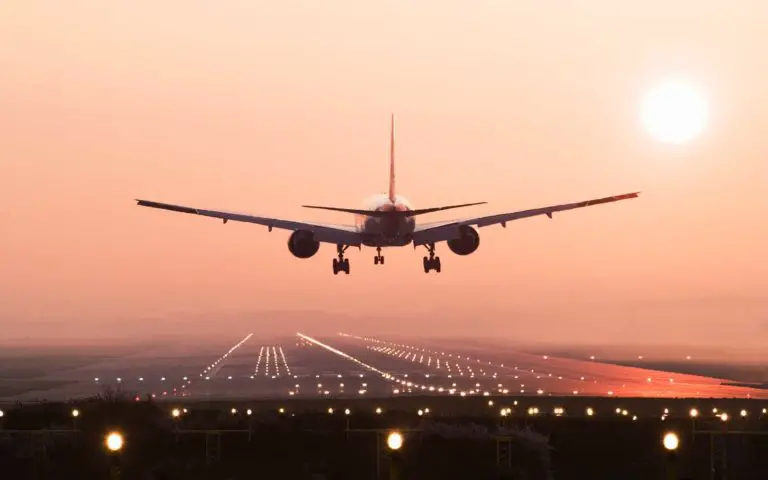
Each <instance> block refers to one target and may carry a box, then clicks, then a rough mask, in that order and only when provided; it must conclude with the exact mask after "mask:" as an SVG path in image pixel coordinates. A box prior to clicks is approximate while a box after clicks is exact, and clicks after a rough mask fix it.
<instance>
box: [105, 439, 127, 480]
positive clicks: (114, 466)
mask: <svg viewBox="0 0 768 480" xmlns="http://www.w3.org/2000/svg"><path fill="white" fill-rule="evenodd" d="M104 445H105V446H106V447H107V451H108V452H109V456H110V460H111V465H110V469H109V477H110V478H111V479H113V480H118V479H119V478H120V452H121V451H122V450H123V446H124V445H125V440H124V439H123V435H122V434H121V433H120V432H110V433H109V434H107V436H106V437H104Z"/></svg>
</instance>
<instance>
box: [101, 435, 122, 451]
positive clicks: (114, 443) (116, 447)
mask: <svg viewBox="0 0 768 480" xmlns="http://www.w3.org/2000/svg"><path fill="white" fill-rule="evenodd" d="M104 443H105V445H106V446H107V450H109V451H110V452H115V453H116V452H119V451H120V450H122V448H123V436H122V435H121V434H120V433H118V432H112V433H110V434H109V435H107V437H106V438H105V439H104Z"/></svg>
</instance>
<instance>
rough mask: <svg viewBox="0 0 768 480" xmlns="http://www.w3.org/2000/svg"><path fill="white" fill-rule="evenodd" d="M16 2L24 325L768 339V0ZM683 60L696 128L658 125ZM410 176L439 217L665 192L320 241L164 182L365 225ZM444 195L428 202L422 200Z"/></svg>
mask: <svg viewBox="0 0 768 480" xmlns="http://www.w3.org/2000/svg"><path fill="white" fill-rule="evenodd" d="M2 3H3V4H4V5H3V6H0V10H2V11H3V14H2V15H0V179H1V180H0V328H2V329H3V331H4V332H5V335H4V336H5V337H6V339H11V338H21V337H27V338H29V337H35V338H36V337H46V338H52V339H56V338H61V337H64V336H67V337H78V338H100V337H104V336H107V335H110V334H112V335H128V336H136V337H140V336H148V335H152V334H155V333H160V332H165V333H167V332H169V331H170V332H173V331H181V330H183V331H185V332H198V333H204V334H209V333H214V332H221V331H223V330H226V331H229V330H230V329H231V331H233V332H242V331H257V332H258V331H259V329H260V328H262V329H275V330H286V331H288V332H290V331H292V329H294V328H295V324H293V323H292V321H293V320H295V319H296V318H297V317H300V318H301V321H302V323H301V325H302V328H305V329H308V330H306V333H312V332H313V331H320V330H322V329H323V328H333V327H335V326H336V325H337V323H338V324H341V325H343V326H344V327H345V328H348V330H352V331H351V332H350V333H376V332H383V331H387V332H397V333H401V334H403V333H407V334H413V335H420V336H435V335H460V336H485V337H487V336H495V337H500V338H510V339H516V340H524V339H529V340H532V341H534V340H535V341H561V342H566V343H567V342H592V341H594V342H616V343H628V342H629V343H631V342H645V343H649V342H650V343H672V344H674V343H681V342H682V343H688V344H699V345H714V346H720V345H722V346H723V347H726V346H734V345H761V344H762V345H764V344H765V343H766V342H768V289H766V286H768V261H766V260H768V258H767V254H766V253H765V245H768V198H767V197H766V186H768V136H767V135H766V134H765V127H764V126H765V125H766V124H768V90H767V89H766V88H765V85H768V56H766V55H765V51H764V47H763V45H768V31H766V29H765V28H764V26H765V24H766V22H768V4H766V2H764V1H761V0H754V1H747V0H733V1H725V0H723V1H713V0H709V1H706V0H696V1H694V0H676V1H672V2H670V1H669V0H664V1H661V0H649V1H645V2H614V1H612V0H572V1H568V2H565V1H555V0H546V1H533V0H525V1H514V2H510V1H506V0H478V1H475V2H464V1H457V0H440V1H437V0H422V1H420V2H408V1H405V0H392V1H388V2H378V3H377V4H376V5H375V7H374V6H372V5H371V4H370V2H359V1H352V0H329V1H327V2H316V1H309V0H306V1H293V0H284V1H281V2H266V1H260V0H247V1H246V0H242V1H240V0H231V1H227V2H214V1H198V2H188V1H180V0H163V1H160V2H103V1H97V0H92V1H82V0H73V1H69V2H55V1H47V2H46V1H35V0H30V1H25V2H14V1H10V0H6V1H4V2H2ZM671 76H677V77H680V76H682V77H684V78H686V79H688V81H690V82H691V83H692V84H694V85H695V86H696V87H698V88H700V89H701V90H702V91H704V92H706V97H707V99H708V101H709V105H710V119H709V123H708V125H707V128H706V130H705V131H704V132H703V133H702V134H701V135H700V136H699V137H698V138H696V139H695V140H693V141H691V142H689V143H686V144H683V145H670V144H664V143H661V142H658V141H656V140H654V139H653V138H652V137H651V136H650V135H649V134H648V132H647V131H646V129H644V128H643V125H642V122H641V118H640V117H641V115H640V104H641V101H642V98H643V97H644V96H645V95H646V94H647V93H648V91H649V90H650V89H651V88H653V87H654V86H655V85H657V84H659V83H660V82H663V81H664V80H665V79H667V78H670V77H671ZM392 112H394V113H395V115H396V122H397V152H396V156H397V162H398V163H397V174H398V177H397V186H398V189H399V193H400V194H402V195H404V196H406V197H407V198H409V200H410V201H411V202H412V203H413V204H414V206H415V207H416V208H425V207H430V206H438V205H444V204H451V203H464V202H474V201H487V202H488V204H487V205H483V206H478V207H470V208H468V209H466V210H462V211H459V210H457V211H454V212H452V213H451V214H448V213H447V212H446V214H444V215H442V214H435V215H434V216H432V217H431V219H429V220H440V219H447V218H455V217H461V216H474V215H483V214H491V213H498V212H505V211H515V210H521V209H527V208H535V207H542V206H547V205H552V204H558V203H563V202H571V201H579V200H585V199H590V198H598V197H601V196H606V195H613V194H620V193H625V192H632V191H642V192H643V193H642V195H641V197H640V198H639V199H636V200H630V201H626V202H620V203H617V204H610V205H603V206H597V207H594V208H587V209H581V210H578V211H572V212H567V213H563V214H561V215H555V217H554V219H553V220H549V219H547V218H546V217H542V218H532V219H526V220H521V221H519V222H513V223H510V224H508V227H507V228H506V229H502V228H500V227H498V226H496V227H487V228H483V229H481V231H480V234H481V244H480V248H479V249H478V251H477V252H476V253H474V254H473V255H470V256H468V257H459V256H456V255H453V254H452V253H451V252H450V251H449V250H448V249H447V247H446V246H445V245H439V246H438V254H439V255H441V259H442V267H443V271H442V273H440V274H439V275H437V274H435V273H431V274H429V275H425V274H424V272H423V269H422V265H421V257H422V256H423V254H424V252H423V249H422V248H419V249H418V250H417V251H414V249H413V248H411V247H406V248H402V249H397V250H387V251H385V256H386V257H387V261H386V265H384V266H375V265H374V264H373V258H372V257H373V256H374V254H375V251H374V250H372V249H363V250H362V252H359V251H357V250H356V249H351V250H350V251H349V255H348V258H349V259H350V263H351V270H352V273H351V275H349V276H346V275H340V276H333V274H332V272H331V260H332V258H333V257H334V255H335V252H334V250H335V249H334V247H333V246H329V245H323V246H321V249H320V251H319V253H318V254H317V255H316V256H315V257H313V258H311V259H308V260H301V259H297V258H294V257H292V256H291V255H290V253H289V252H288V249H287V245H286V242H287V238H288V233H287V232H284V231H277V230H275V231H273V232H271V233H269V232H267V230H266V229H265V228H262V227H259V226H255V225H248V224H236V223H233V222H230V223H229V224H227V225H226V226H223V225H222V224H221V223H220V222H217V221H215V220H212V219H207V218H201V217H194V216H190V215H182V214H175V213H171V212H163V211H155V210H151V209H145V208H140V207H137V206H136V205H135V203H134V201H133V199H134V198H146V199H151V200H157V201H164V202H170V203H177V204H184V205H190V206H194V207H199V208H209V209H223V210H229V211H238V212H243V213H252V214H260V215H269V216H278V217H287V218H292V219H299V220H310V221H323V222H339V223H347V224H349V223H351V222H352V219H350V218H347V216H346V215H345V214H343V213H336V212H321V211H312V210H307V209H302V208H301V205H302V204H321V205H335V206H345V207H352V208H355V207H358V206H359V204H360V201H361V200H362V199H363V198H364V197H367V196H368V195H370V194H372V193H378V192H383V191H385V190H386V188H387V174H388V155H389V153H388V142H389V132H388V128H389V115H390V113H392ZM422 218H424V217H422Z"/></svg>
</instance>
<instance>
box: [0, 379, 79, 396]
mask: <svg viewBox="0 0 768 480" xmlns="http://www.w3.org/2000/svg"><path fill="white" fill-rule="evenodd" d="M71 383H77V382H74V381H68V380H5V379H0V398H2V397H13V396H16V395H21V394H23V393H29V392H36V391H39V392H41V396H44V395H43V392H45V391H47V390H53V389H55V388H60V387H63V386H65V385H69V384H71Z"/></svg>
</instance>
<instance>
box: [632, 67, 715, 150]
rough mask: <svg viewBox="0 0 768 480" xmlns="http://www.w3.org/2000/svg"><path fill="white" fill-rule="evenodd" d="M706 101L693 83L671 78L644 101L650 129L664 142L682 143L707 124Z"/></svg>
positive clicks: (643, 112)
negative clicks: (671, 79)
mask: <svg viewBox="0 0 768 480" xmlns="http://www.w3.org/2000/svg"><path fill="white" fill-rule="evenodd" d="M708 117H709V112H708V106H707V101H706V99H705V98H704V95H703V94H702V93H701V92H700V91H699V90H698V89H697V88H696V87H694V86H692V85H691V84H689V83H686V82H682V81H677V80H675V81H669V82H666V83H663V84H661V85H659V86H657V87H655V88H654V89H652V90H651V91H650V92H649V93H648V94H647V95H646V97H645V99H644V101H643V105H642V119H643V124H644V125H645V128H646V129H647V130H648V133H650V134H651V136H653V137H654V138H655V139H656V140H658V141H660V142H664V143H671V144H682V143H686V142H689V141H691V140H693V139H694V138H695V137H697V136H698V135H699V134H701V132H702V131H703V130H704V128H705V127H706V125H707V121H708Z"/></svg>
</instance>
